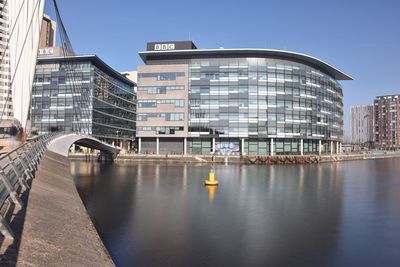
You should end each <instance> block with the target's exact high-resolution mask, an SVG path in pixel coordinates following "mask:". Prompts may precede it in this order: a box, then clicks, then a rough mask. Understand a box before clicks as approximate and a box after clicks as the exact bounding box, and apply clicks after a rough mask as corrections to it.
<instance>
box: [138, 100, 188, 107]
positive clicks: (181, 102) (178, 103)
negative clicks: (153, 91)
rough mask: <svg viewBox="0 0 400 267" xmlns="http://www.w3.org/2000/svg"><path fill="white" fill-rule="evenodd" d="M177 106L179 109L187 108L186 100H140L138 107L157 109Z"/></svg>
mask: <svg viewBox="0 0 400 267" xmlns="http://www.w3.org/2000/svg"><path fill="white" fill-rule="evenodd" d="M164 104H165V105H175V107H177V108H183V107H184V106H185V100H184V99H146V100H139V101H138V106H139V107H140V108H156V107H157V105H164Z"/></svg>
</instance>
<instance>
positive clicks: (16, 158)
mask: <svg viewBox="0 0 400 267" xmlns="http://www.w3.org/2000/svg"><path fill="white" fill-rule="evenodd" d="M55 135H56V134H46V135H42V136H38V137H35V138H31V139H28V140H27V141H26V142H25V143H23V144H22V145H20V146H19V147H17V148H15V149H13V150H11V151H10V152H8V153H7V154H5V155H2V156H1V157H0V209H1V210H3V206H4V204H5V203H6V202H7V201H9V202H10V203H12V204H14V205H15V206H17V207H22V206H23V203H22V201H21V199H20V197H19V195H18V193H17V191H18V190H19V189H22V190H29V189H30V187H29V184H28V182H27V181H29V180H30V179H33V178H34V176H35V172H36V170H37V169H38V165H39V163H40V160H41V159H42V156H43V153H44V152H45V150H46V147H47V144H48V143H49V142H50V141H51V140H52V139H53V138H54V137H55ZM0 232H1V234H2V235H3V236H4V237H6V238H11V239H14V234H13V232H12V230H11V228H10V226H9V224H8V223H7V221H6V220H5V219H4V217H3V215H2V214H1V213H0Z"/></svg>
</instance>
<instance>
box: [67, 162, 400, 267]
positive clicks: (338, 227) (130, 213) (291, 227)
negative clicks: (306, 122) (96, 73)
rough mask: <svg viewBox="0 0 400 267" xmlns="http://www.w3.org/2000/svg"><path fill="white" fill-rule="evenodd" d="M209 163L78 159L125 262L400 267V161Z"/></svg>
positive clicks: (99, 220)
mask: <svg viewBox="0 0 400 267" xmlns="http://www.w3.org/2000/svg"><path fill="white" fill-rule="evenodd" d="M209 169H210V166H208V165H183V164H181V165H179V164H151V163H137V164H135V163H118V164H114V165H99V164H97V163H86V162H72V164H71V170H72V173H73V174H74V175H75V177H76V184H77V187H78V190H79V192H80V194H81V197H82V199H83V202H84V203H85V205H86V208H87V209H88V212H89V214H90V216H91V218H92V220H93V222H94V224H95V226H96V228H97V230H98V232H99V234H100V236H101V238H102V239H103V241H104V243H105V245H106V247H107V249H108V251H109V252H110V254H111V256H112V258H113V260H114V262H115V263H116V264H117V265H118V266H396V267H397V266H400V159H383V160H368V161H352V162H343V163H327V164H320V165H304V166H299V165H296V166H239V165H228V166H224V165H217V166H216V177H217V179H218V180H219V181H220V186H219V187H218V188H216V190H215V191H214V190H213V189H209V188H206V187H204V185H203V181H204V179H205V178H206V177H207V175H208V171H209Z"/></svg>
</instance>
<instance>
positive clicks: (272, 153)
mask: <svg viewBox="0 0 400 267" xmlns="http://www.w3.org/2000/svg"><path fill="white" fill-rule="evenodd" d="M270 150H271V151H270V152H269V153H270V155H271V156H273V155H274V151H275V148H274V138H271V145H270Z"/></svg>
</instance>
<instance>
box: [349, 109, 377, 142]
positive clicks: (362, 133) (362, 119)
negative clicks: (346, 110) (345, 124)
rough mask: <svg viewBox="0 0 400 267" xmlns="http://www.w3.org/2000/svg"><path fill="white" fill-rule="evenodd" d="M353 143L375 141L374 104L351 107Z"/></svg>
mask: <svg viewBox="0 0 400 267" xmlns="http://www.w3.org/2000/svg"><path fill="white" fill-rule="evenodd" d="M350 112H351V121H350V128H351V143H353V144H365V145H367V144H371V143H372V142H373V140H374V139H373V136H374V134H373V129H374V127H373V121H374V120H373V118H374V106H373V105H359V106H352V107H351V111H350Z"/></svg>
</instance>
